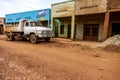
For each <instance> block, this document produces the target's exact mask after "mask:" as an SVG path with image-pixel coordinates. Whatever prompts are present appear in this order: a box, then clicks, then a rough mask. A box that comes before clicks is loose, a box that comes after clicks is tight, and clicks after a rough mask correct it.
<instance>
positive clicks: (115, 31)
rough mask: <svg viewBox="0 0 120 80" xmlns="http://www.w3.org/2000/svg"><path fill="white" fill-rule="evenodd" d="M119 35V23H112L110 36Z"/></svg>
mask: <svg viewBox="0 0 120 80" xmlns="http://www.w3.org/2000/svg"><path fill="white" fill-rule="evenodd" d="M117 34H120V23H113V24H112V34H111V36H114V35H117Z"/></svg>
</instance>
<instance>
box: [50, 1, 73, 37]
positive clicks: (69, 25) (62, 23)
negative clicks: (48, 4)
mask: <svg viewBox="0 0 120 80" xmlns="http://www.w3.org/2000/svg"><path fill="white" fill-rule="evenodd" d="M51 20H52V23H51V24H52V29H53V30H54V32H55V36H56V37H63V38H69V39H73V38H74V36H73V33H74V22H75V20H74V1H66V2H61V3H56V4H52V18H51Z"/></svg>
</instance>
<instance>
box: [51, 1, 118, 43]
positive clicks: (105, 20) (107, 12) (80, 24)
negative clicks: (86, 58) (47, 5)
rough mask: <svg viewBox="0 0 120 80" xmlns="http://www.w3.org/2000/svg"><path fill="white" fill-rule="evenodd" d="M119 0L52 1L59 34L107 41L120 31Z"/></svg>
mask: <svg viewBox="0 0 120 80" xmlns="http://www.w3.org/2000/svg"><path fill="white" fill-rule="evenodd" d="M119 3H120V1H119V0H70V1H65V2H61V3H56V4H52V18H51V20H52V23H51V24H52V26H53V27H52V29H53V30H54V31H55V33H56V36H58V37H64V38H71V39H76V40H89V41H104V40H105V39H107V38H108V37H110V36H113V35H116V34H120V16H119V15H120V6H119Z"/></svg>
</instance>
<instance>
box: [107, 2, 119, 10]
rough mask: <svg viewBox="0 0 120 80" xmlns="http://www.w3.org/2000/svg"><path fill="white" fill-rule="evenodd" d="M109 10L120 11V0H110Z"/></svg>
mask: <svg viewBox="0 0 120 80" xmlns="http://www.w3.org/2000/svg"><path fill="white" fill-rule="evenodd" d="M108 8H109V10H119V11H120V0H108Z"/></svg>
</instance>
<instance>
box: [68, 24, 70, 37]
mask: <svg viewBox="0 0 120 80" xmlns="http://www.w3.org/2000/svg"><path fill="white" fill-rule="evenodd" d="M68 38H71V25H68Z"/></svg>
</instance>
